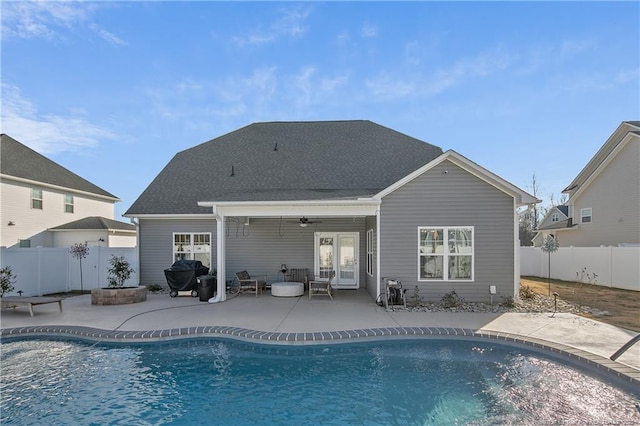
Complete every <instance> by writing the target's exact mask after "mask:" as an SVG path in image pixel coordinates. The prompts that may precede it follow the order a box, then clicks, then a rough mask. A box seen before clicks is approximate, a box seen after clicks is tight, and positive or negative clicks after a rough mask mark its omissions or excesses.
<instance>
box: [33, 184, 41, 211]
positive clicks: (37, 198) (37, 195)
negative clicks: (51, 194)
mask: <svg viewBox="0 0 640 426" xmlns="http://www.w3.org/2000/svg"><path fill="white" fill-rule="evenodd" d="M31 208H32V209H38V210H42V189H38V188H31Z"/></svg>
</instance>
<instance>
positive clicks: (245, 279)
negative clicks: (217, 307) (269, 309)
mask: <svg viewBox="0 0 640 426" xmlns="http://www.w3.org/2000/svg"><path fill="white" fill-rule="evenodd" d="M236 279H237V280H238V294H242V293H244V292H246V291H251V292H255V293H256V297H258V293H261V292H262V290H263V289H264V288H265V287H266V286H267V276H266V275H265V276H264V279H263V280H262V279H259V278H252V277H251V275H249V273H248V272H247V271H241V272H236Z"/></svg>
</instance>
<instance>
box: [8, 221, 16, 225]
mask: <svg viewBox="0 0 640 426" xmlns="http://www.w3.org/2000/svg"><path fill="white" fill-rule="evenodd" d="M7 226H16V223H15V222H14V221H12V220H10V221H9V223H7Z"/></svg>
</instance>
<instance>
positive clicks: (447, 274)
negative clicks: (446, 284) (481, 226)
mask: <svg viewBox="0 0 640 426" xmlns="http://www.w3.org/2000/svg"><path fill="white" fill-rule="evenodd" d="M473 237H474V227H473V226H456V227H443V226H425V227H418V258H419V259H418V268H419V269H418V281H473V269H474V261H473V259H474V241H473Z"/></svg>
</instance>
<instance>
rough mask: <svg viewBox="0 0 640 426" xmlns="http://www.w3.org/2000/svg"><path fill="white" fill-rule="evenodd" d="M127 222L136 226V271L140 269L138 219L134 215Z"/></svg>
mask: <svg viewBox="0 0 640 426" xmlns="http://www.w3.org/2000/svg"><path fill="white" fill-rule="evenodd" d="M129 222H131V223H132V224H134V225H135V226H136V258H137V260H138V265H137V269H138V271H140V263H141V262H140V220H138V219H137V218H135V217H132V218H130V219H129ZM108 238H109V235H108V233H107V239H108ZM138 282H140V275H138Z"/></svg>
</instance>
